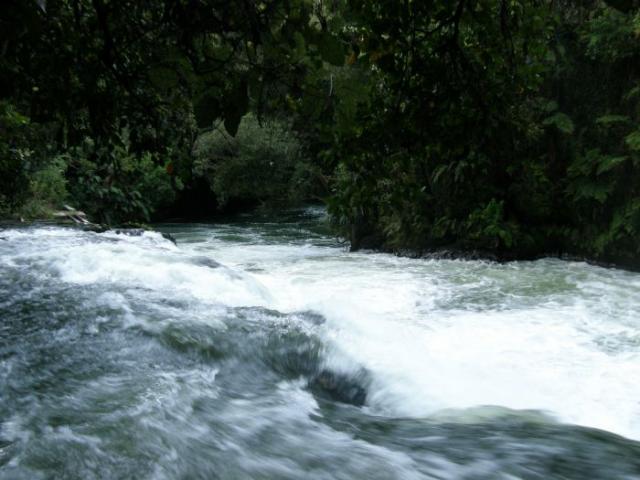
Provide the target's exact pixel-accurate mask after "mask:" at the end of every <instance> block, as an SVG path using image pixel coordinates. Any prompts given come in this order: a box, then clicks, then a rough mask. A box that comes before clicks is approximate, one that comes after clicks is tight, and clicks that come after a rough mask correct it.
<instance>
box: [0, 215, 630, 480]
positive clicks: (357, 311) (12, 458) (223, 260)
mask: <svg viewBox="0 0 640 480" xmlns="http://www.w3.org/2000/svg"><path fill="white" fill-rule="evenodd" d="M323 217H324V213H323V211H322V210H320V209H315V208H310V209H306V210H301V211H297V212H289V213H287V214H283V215H281V216H280V217H278V218H269V217H264V216H260V215H247V216H243V217H238V218H237V219H234V221H232V222H229V223H218V224H162V225H158V226H157V229H158V230H159V231H161V232H165V233H170V234H171V235H173V236H174V237H175V239H176V240H177V245H174V244H173V243H172V242H171V241H169V240H167V239H165V238H164V237H163V236H162V235H161V234H160V233H157V232H155V233H154V232H146V233H144V234H142V235H138V236H135V235H127V234H123V233H115V232H106V233H101V234H98V233H92V232H83V231H80V230H78V229H73V228H62V227H53V226H43V225H41V226H37V225H36V226H31V227H22V228H5V229H4V230H0V479H12V480H13V479H40V478H43V479H45V478H46V479H48V478H69V479H75V478H77V479H92V478H96V479H102V478H117V479H120V478H135V479H200V478H202V479H245V478H247V479H248V478H255V479H385V480H386V479H474V480H475V479H487V480H489V479H491V480H493V479H498V480H499V479H504V480H507V479H509V480H514V479H556V478H557V479H607V480H609V479H640V274H637V273H630V272H626V271H622V270H615V269H603V268H600V267H595V266H589V265H587V264H585V263H579V262H564V261H560V260H555V259H545V260H539V261H535V262H515V263H508V264H496V263H491V262H484V261H457V260H428V259H420V260H416V259H407V258H400V257H396V256H393V255H389V254H381V253H367V252H363V253H349V252H348V251H347V249H346V248H345V246H344V245H342V244H340V243H339V242H337V241H336V240H335V238H333V237H332V236H331V235H329V234H328V232H327V231H326V229H325V228H324V226H323Z"/></svg>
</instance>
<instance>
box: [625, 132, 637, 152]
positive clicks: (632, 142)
mask: <svg viewBox="0 0 640 480" xmlns="http://www.w3.org/2000/svg"><path fill="white" fill-rule="evenodd" d="M624 141H625V143H626V144H627V145H628V147H629V148H630V149H631V150H633V151H636V152H637V151H640V130H636V131H635V132H631V133H630V134H629V135H627V137H626V138H625V139H624Z"/></svg>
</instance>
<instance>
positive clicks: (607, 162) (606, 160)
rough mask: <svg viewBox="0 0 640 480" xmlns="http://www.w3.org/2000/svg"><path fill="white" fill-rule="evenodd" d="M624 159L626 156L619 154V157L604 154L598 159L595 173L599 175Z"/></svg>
mask: <svg viewBox="0 0 640 480" xmlns="http://www.w3.org/2000/svg"><path fill="white" fill-rule="evenodd" d="M626 159H627V157H626V156H621V157H611V156H604V157H602V158H601V159H600V161H599V165H598V170H596V173H597V174H598V175H601V174H603V173H606V172H608V171H610V170H613V169H614V168H615V167H617V166H618V165H620V164H622V163H624V161H625V160H626Z"/></svg>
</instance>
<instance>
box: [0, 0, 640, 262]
mask: <svg viewBox="0 0 640 480" xmlns="http://www.w3.org/2000/svg"><path fill="white" fill-rule="evenodd" d="M0 21H1V23H0V32H1V33H0V92H2V97H1V100H0V215H1V216H2V217H4V218H13V219H19V218H22V219H27V220H28V219H36V218H46V217H47V216H50V215H51V212H52V211H54V210H56V209H58V208H60V206H61V205H62V204H65V203H68V204H70V205H73V206H74V207H75V208H78V209H81V210H83V211H85V212H87V214H88V215H89V217H90V218H92V219H94V220H95V221H98V222H101V223H105V224H111V225H118V224H125V223H127V224H131V223H148V222H152V221H157V220H162V219H167V218H183V219H189V218H190V219H193V218H211V217H215V216H217V215H221V214H224V213H225V212H226V213H229V212H237V211H241V210H244V209H248V208H254V207H256V206H262V207H264V208H267V209H278V208H282V207H285V206H290V205H298V204H303V203H308V202H318V203H324V204H326V205H327V206H328V211H329V213H330V217H331V222H332V224H333V225H334V228H335V231H336V232H337V234H339V235H341V236H342V237H344V238H346V239H348V240H350V241H351V245H352V248H353V249H358V248H382V249H385V250H388V251H396V252H413V253H420V252H427V251H433V250H437V249H441V248H448V249H452V250H457V251H462V252H471V251H474V252H485V253H491V254H492V255H494V256H497V257H498V258H505V259H510V258H533V257H536V256H538V255H542V254H570V255H576V256H582V257H587V258H590V259H593V260H599V261H603V262H613V263H616V264H619V265H624V266H627V267H636V268H637V267H638V266H640V264H639V263H638V262H639V260H638V258H639V253H640V242H639V241H638V240H639V238H640V178H639V176H638V173H637V172H638V171H639V170H638V163H639V162H640V122H639V118H640V7H639V5H638V3H637V2H636V1H634V0H615V1H614V0H610V1H606V2H603V1H571V0H561V1H542V0H458V1H438V0H433V1H413V0H404V1H400V0H398V1H396V0H366V1H359V0H353V1H343V0H313V1H312V0H264V1H262V0H260V1H258V0H238V1H232V2H230V1H226V0H225V1H221V0H144V1H138V0H136V1H133V0H122V1H109V0H46V1H45V0H40V1H36V0H6V1H5V2H4V4H3V7H2V12H1V13H0Z"/></svg>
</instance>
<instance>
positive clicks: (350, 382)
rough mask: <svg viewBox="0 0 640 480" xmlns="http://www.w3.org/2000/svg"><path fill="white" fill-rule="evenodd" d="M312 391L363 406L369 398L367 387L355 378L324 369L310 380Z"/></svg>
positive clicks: (332, 398) (339, 400)
mask: <svg viewBox="0 0 640 480" xmlns="http://www.w3.org/2000/svg"><path fill="white" fill-rule="evenodd" d="M309 387H310V388H311V390H312V391H314V392H315V393H317V394H320V395H322V396H326V397H329V398H330V399H331V400H335V401H338V402H343V403H348V404H350V405H355V406H356V407H361V406H362V405H364V403H365V401H366V400H367V391H366V389H365V388H364V387H363V386H362V385H361V384H360V383H359V382H358V381H356V379H355V378H352V377H349V376H347V375H343V374H340V373H335V372H331V371H329V370H322V371H321V372H320V373H318V374H317V375H316V376H315V377H314V378H313V379H312V380H311V381H310V382H309Z"/></svg>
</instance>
